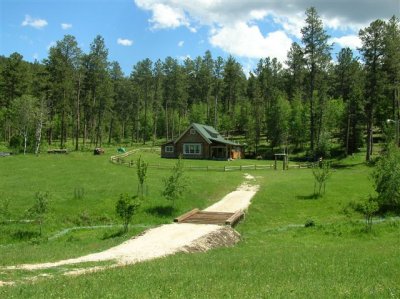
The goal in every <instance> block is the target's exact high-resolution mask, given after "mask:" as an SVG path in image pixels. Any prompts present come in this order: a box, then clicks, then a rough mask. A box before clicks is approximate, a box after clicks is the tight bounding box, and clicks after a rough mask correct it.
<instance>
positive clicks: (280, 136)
mask: <svg viewBox="0 0 400 299" xmlns="http://www.w3.org/2000/svg"><path fill="white" fill-rule="evenodd" d="M290 114H291V112H290V104H289V101H288V100H287V99H286V98H284V97H281V96H280V97H278V98H277V100H276V101H274V102H273V103H272V107H271V109H270V110H269V114H268V121H267V137H268V139H269V140H270V142H271V147H272V148H274V147H277V146H281V145H287V142H288V135H289V119H290Z"/></svg>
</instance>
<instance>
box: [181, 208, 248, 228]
mask: <svg viewBox="0 0 400 299" xmlns="http://www.w3.org/2000/svg"><path fill="white" fill-rule="evenodd" d="M243 217H244V213H243V212H242V211H237V212H236V213H228V212H208V211H200V210H199V209H193V210H191V211H190V212H187V213H185V214H183V215H181V216H179V217H177V218H175V219H174V222H178V223H196V224H217V225H230V226H234V225H235V224H236V223H238V222H239V220H240V219H242V218H243Z"/></svg>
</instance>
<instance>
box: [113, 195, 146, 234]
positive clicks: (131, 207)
mask: <svg viewBox="0 0 400 299" xmlns="http://www.w3.org/2000/svg"><path fill="white" fill-rule="evenodd" d="M139 206H140V201H139V198H138V197H137V196H129V195H128V194H121V195H120V198H119V200H118V201H117V203H116V205H115V211H116V213H117V215H118V216H119V217H120V218H121V219H122V221H123V225H124V233H126V232H127V231H128V225H129V223H130V222H131V220H132V217H133V215H134V214H135V213H136V211H137V209H138V208H139Z"/></svg>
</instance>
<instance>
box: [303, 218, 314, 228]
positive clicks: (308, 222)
mask: <svg viewBox="0 0 400 299" xmlns="http://www.w3.org/2000/svg"><path fill="white" fill-rule="evenodd" d="M313 226H315V222H314V220H312V219H307V221H306V223H304V227H313Z"/></svg>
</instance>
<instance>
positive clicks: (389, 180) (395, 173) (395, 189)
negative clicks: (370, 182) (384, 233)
mask: <svg viewBox="0 0 400 299" xmlns="http://www.w3.org/2000/svg"><path fill="white" fill-rule="evenodd" d="M372 177H373V179H374V182H375V190H376V192H377V193H378V198H377V203H378V205H379V209H380V210H381V211H382V212H388V211H391V212H396V213H400V150H399V148H398V147H397V146H396V145H394V144H390V145H388V147H387V149H386V151H385V152H384V154H383V156H382V157H381V159H380V160H379V161H378V162H377V164H376V168H375V170H374V172H373V174H372Z"/></svg>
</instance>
